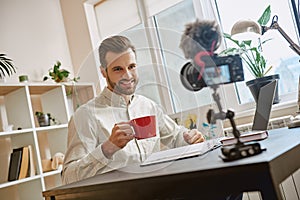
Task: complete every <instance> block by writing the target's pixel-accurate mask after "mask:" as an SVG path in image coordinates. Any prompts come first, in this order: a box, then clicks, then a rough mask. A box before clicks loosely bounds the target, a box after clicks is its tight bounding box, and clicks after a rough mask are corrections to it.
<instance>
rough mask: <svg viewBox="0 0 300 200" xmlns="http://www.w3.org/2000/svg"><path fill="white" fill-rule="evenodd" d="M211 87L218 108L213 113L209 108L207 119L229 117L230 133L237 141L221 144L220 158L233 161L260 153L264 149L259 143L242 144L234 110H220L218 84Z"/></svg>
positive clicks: (211, 120) (213, 121)
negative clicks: (226, 144) (228, 144)
mask: <svg viewBox="0 0 300 200" xmlns="http://www.w3.org/2000/svg"><path fill="white" fill-rule="evenodd" d="M210 87H211V88H212V89H213V91H214V92H213V94H212V96H213V99H214V101H215V102H216V104H217V107H218V109H219V112H218V113H215V112H214V110H213V109H209V110H208V112H207V121H208V123H210V124H215V123H216V120H225V119H229V121H230V124H231V127H232V133H233V135H234V137H235V138H236V140H237V142H236V144H234V145H230V146H223V147H222V148H221V151H222V154H223V156H222V159H223V161H225V162H226V161H233V160H237V159H241V158H246V157H250V156H254V155H257V154H260V153H261V152H262V151H264V150H265V149H262V148H261V146H260V144H259V143H257V142H256V143H249V144H244V143H243V142H241V140H240V135H241V134H240V132H239V130H238V129H237V128H236V124H235V121H234V111H232V110H227V111H226V112H225V111H223V110H222V105H221V102H220V96H219V94H218V93H217V89H218V88H219V85H217V84H216V85H211V86H210Z"/></svg>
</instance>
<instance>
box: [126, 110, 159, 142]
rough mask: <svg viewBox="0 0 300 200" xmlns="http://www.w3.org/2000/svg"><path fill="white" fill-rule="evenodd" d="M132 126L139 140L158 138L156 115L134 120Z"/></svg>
mask: <svg viewBox="0 0 300 200" xmlns="http://www.w3.org/2000/svg"><path fill="white" fill-rule="evenodd" d="M130 125H131V126H132V127H133V129H134V137H135V138H136V139H138V140H139V139H145V138H150V137H155V136H156V121H155V115H152V116H145V117H140V118H135V119H132V120H130Z"/></svg>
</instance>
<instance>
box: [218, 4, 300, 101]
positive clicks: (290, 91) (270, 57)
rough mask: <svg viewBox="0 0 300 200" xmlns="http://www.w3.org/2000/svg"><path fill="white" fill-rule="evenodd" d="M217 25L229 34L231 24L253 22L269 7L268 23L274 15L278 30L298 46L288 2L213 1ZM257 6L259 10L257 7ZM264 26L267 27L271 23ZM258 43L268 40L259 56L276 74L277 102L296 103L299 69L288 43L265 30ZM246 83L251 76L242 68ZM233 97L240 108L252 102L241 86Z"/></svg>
mask: <svg viewBox="0 0 300 200" xmlns="http://www.w3.org/2000/svg"><path fill="white" fill-rule="evenodd" d="M216 5H217V7H218V11H219V16H220V21H221V22H222V28H223V31H224V32H225V33H230V31H231V27H232V26H233V24H234V23H235V22H237V21H238V20H241V19H250V20H254V21H257V20H258V19H259V17H260V16H261V14H262V13H263V11H264V9H265V8H266V7H267V6H268V5H271V12H272V13H271V20H272V16H274V15H278V23H279V25H280V26H281V28H282V29H284V31H285V32H286V33H287V34H288V35H289V36H290V37H291V38H292V40H293V41H294V42H296V43H298V40H297V39H298V37H297V30H296V27H295V25H294V22H293V13H292V10H291V5H290V1H288V0H285V1H274V0H251V1H245V0H244V1H241V0H227V1H222V0H216ZM232 5H235V6H234V7H235V8H238V9H232ZM257 5H259V6H257ZM271 20H270V22H269V23H268V25H270V23H271ZM261 38H262V40H266V39H271V40H270V41H268V42H266V43H265V44H263V53H264V55H265V57H266V59H267V63H268V65H271V66H273V67H272V71H271V72H270V73H269V74H279V75H280V80H279V83H278V86H279V88H278V89H279V94H280V96H281V97H280V98H281V101H288V100H294V99H296V91H297V86H298V80H299V74H300V66H299V56H298V55H297V54H296V53H295V52H294V51H292V49H291V48H290V47H289V43H288V42H287V41H286V40H285V39H284V38H283V37H282V35H281V34H280V33H279V31H277V30H269V31H267V32H266V33H265V34H264V35H263V36H261ZM244 73H245V79H246V81H248V80H251V79H253V76H252V75H251V74H250V72H249V71H248V70H247V68H245V67H244ZM236 89H237V95H238V98H239V100H240V102H239V103H240V104H245V103H249V102H252V101H253V98H252V95H251V94H250V92H249V89H248V88H247V87H246V86H245V82H239V83H236Z"/></svg>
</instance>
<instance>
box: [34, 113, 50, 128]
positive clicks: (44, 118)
mask: <svg viewBox="0 0 300 200" xmlns="http://www.w3.org/2000/svg"><path fill="white" fill-rule="evenodd" d="M37 119H38V122H39V125H40V127H43V126H50V116H49V115H47V114H43V115H39V116H37Z"/></svg>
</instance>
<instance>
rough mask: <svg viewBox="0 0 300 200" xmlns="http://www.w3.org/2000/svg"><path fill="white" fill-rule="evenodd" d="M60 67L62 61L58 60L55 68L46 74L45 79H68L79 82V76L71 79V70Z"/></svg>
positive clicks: (57, 81) (61, 80) (63, 80)
mask: <svg viewBox="0 0 300 200" xmlns="http://www.w3.org/2000/svg"><path fill="white" fill-rule="evenodd" d="M60 67H61V62H60V61H56V63H55V64H54V66H53V68H51V69H50V70H49V73H48V76H44V78H43V81H46V80H48V79H49V78H51V79H52V80H54V81H55V82H56V83H60V82H67V81H74V82H77V81H78V80H79V77H74V78H73V79H70V78H69V74H70V72H69V71H68V70H65V69H60Z"/></svg>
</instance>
